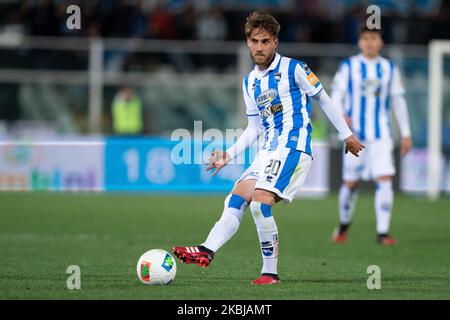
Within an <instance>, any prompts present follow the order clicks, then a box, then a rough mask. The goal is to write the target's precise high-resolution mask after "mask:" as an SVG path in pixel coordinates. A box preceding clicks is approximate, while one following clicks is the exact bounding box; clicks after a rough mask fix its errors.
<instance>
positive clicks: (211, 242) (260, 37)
mask: <svg viewBox="0 0 450 320" xmlns="http://www.w3.org/2000/svg"><path fill="white" fill-rule="evenodd" d="M279 30H280V25H279V24H278V22H277V21H276V20H275V18H274V17H272V16H270V15H265V14H261V13H256V12H254V13H252V14H250V16H249V17H248V18H247V20H246V23H245V33H246V36H247V45H248V47H249V49H250V54H251V57H252V58H253V61H254V62H255V66H254V69H253V70H252V71H251V72H250V73H249V74H248V75H247V76H246V77H245V78H244V81H243V86H242V90H243V95H244V101H245V105H246V113H247V118H248V125H247V128H246V129H245V130H244V132H243V134H242V135H241V136H240V137H239V139H238V140H237V141H236V143H235V144H234V145H233V146H231V147H230V148H229V149H228V150H226V152H223V151H219V150H215V151H213V152H212V154H211V158H210V160H209V166H208V167H207V169H208V170H212V169H214V168H215V171H214V172H213V175H215V174H216V173H217V172H218V171H219V170H220V169H222V168H223V167H224V166H225V165H226V164H227V163H229V162H230V161H231V160H232V159H234V158H235V157H236V156H237V155H238V154H240V153H241V152H243V151H244V150H245V149H246V148H248V147H249V146H250V145H251V144H252V143H253V142H255V141H256V139H257V138H258V136H259V134H260V133H263V134H264V137H265V144H264V146H263V148H262V149H261V150H260V151H259V152H258V153H257V154H256V156H255V159H254V161H253V163H252V164H251V165H250V167H249V168H248V169H247V170H246V171H245V172H244V173H243V175H242V176H241V178H240V179H239V180H238V181H237V182H236V183H235V186H234V188H233V190H232V191H231V192H230V194H229V195H228V196H227V197H226V199H225V207H224V210H223V213H222V216H221V217H220V219H219V220H218V221H217V222H216V224H215V225H214V226H213V228H212V229H211V231H210V233H209V235H208V237H207V239H206V241H205V242H204V243H202V244H201V245H199V246H192V247H173V248H172V251H173V253H174V254H175V255H176V256H177V257H178V258H179V259H180V260H181V261H183V262H185V263H195V264H197V265H200V266H203V267H206V266H208V265H209V264H210V263H211V261H212V259H213V256H214V254H215V253H216V252H217V251H218V250H219V249H220V248H221V247H222V246H223V245H224V244H225V243H226V242H227V241H228V240H229V239H230V238H231V237H232V236H233V235H234V234H235V233H236V231H237V230H238V227H239V224H240V222H241V220H242V217H243V215H244V211H245V209H246V208H247V207H248V206H250V211H251V213H252V215H253V219H254V222H255V225H256V230H257V233H258V237H259V242H260V247H261V253H262V259H263V267H262V271H261V276H260V277H259V278H257V279H255V280H254V281H253V282H252V284H254V285H266V284H276V283H278V282H279V277H278V273H277V260H278V258H277V257H278V229H277V225H276V223H275V219H274V217H273V215H272V207H273V206H274V205H275V204H276V203H277V202H279V201H281V200H283V201H284V202H285V203H290V202H291V201H292V199H293V198H294V195H295V193H296V192H297V190H298V188H299V187H300V186H301V184H302V183H303V181H304V180H305V177H306V174H307V173H308V170H309V167H310V165H311V161H312V150H311V132H312V125H311V122H310V115H311V104H310V100H311V98H313V99H315V100H316V101H317V102H318V103H319V105H320V106H321V107H322V109H323V110H324V111H325V113H326V115H327V116H328V118H329V119H330V121H331V122H332V123H333V125H334V126H335V127H336V129H337V130H338V131H339V134H340V137H341V138H342V139H343V140H344V141H345V152H348V151H350V153H352V154H354V155H356V156H358V153H359V152H360V151H361V150H362V148H363V147H364V146H363V145H362V144H361V143H360V142H359V141H358V140H357V139H356V138H355V137H354V136H353V134H352V132H351V130H350V128H349V127H348V125H347V124H346V122H345V120H344V117H343V116H342V113H341V112H340V110H339V107H338V106H337V105H334V104H333V103H332V101H331V99H330V98H329V96H328V95H327V93H326V92H325V90H323V87H322V84H321V83H320V81H319V79H318V78H317V77H316V76H315V75H314V73H313V72H312V71H311V70H310V69H309V68H308V66H307V65H306V64H305V63H304V62H301V61H297V60H295V59H291V58H288V57H284V56H281V55H280V54H278V53H277V52H276V51H275V50H276V48H277V46H278V32H279Z"/></svg>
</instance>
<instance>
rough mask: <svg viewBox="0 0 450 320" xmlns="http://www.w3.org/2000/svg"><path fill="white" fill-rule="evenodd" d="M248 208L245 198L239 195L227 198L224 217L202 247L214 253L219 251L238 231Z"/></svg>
mask: <svg viewBox="0 0 450 320" xmlns="http://www.w3.org/2000/svg"><path fill="white" fill-rule="evenodd" d="M246 208H247V202H245V200H244V198H242V197H241V196H239V195H237V194H229V195H228V196H227V197H226V198H225V203H224V209H223V213H222V216H221V217H220V219H219V221H217V222H216V224H215V225H214V227H213V228H212V229H211V231H210V232H209V235H208V238H207V239H206V241H205V242H204V243H202V244H201V245H202V246H204V247H206V248H208V249H209V250H212V251H214V252H216V251H217V250H219V249H220V248H221V247H222V246H223V245H224V244H225V243H226V242H227V241H228V240H230V239H231V237H232V236H233V235H234V234H235V233H236V231H237V230H238V228H239V225H240V223H241V221H242V217H243V216H244V212H245V209H246Z"/></svg>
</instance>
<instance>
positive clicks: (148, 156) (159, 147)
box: [104, 137, 249, 192]
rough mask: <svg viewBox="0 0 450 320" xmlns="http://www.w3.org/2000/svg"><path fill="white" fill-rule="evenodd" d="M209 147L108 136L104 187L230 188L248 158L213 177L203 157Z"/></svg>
mask: <svg viewBox="0 0 450 320" xmlns="http://www.w3.org/2000/svg"><path fill="white" fill-rule="evenodd" d="M211 147H213V146H212V145H211V144H206V143H201V142H189V143H188V144H180V142H178V141H171V140H169V139H162V138H142V137H136V138H107V139H106V143H105V153H104V159H105V160H104V161H105V163H104V168H105V175H104V181H105V190H108V191H181V192H183V191H186V192H190V191H196V192H201V191H206V192H211V191H218V192H219V191H229V190H231V188H232V187H233V184H234V182H235V181H236V180H237V179H238V178H239V177H240V176H241V174H242V173H243V172H244V171H245V169H246V168H247V167H248V165H249V164H248V161H247V162H246V163H244V164H230V165H227V166H226V167H224V168H223V169H222V170H221V171H220V172H219V173H218V174H217V175H216V176H214V177H213V176H212V175H211V171H206V165H205V160H204V159H205V158H206V157H207V155H208V154H210V151H211ZM218 148H219V149H223V148H222V147H221V146H219V147H218ZM203 154H204V155H205V156H204V157H202V155H203Z"/></svg>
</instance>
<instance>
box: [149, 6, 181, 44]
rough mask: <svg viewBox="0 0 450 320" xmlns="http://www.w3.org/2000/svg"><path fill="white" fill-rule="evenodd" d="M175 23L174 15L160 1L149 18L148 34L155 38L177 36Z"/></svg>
mask: <svg viewBox="0 0 450 320" xmlns="http://www.w3.org/2000/svg"><path fill="white" fill-rule="evenodd" d="M174 25H175V24H174V21H173V18H172V15H171V14H170V13H169V11H168V10H167V9H166V8H165V7H164V5H163V4H162V2H160V3H158V4H157V5H156V6H155V8H153V10H152V12H151V14H150V16H149V18H148V25H147V27H148V32H147V35H148V36H149V37H150V38H154V39H173V38H175V30H174Z"/></svg>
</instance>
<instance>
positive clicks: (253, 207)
mask: <svg viewBox="0 0 450 320" xmlns="http://www.w3.org/2000/svg"><path fill="white" fill-rule="evenodd" d="M250 211H251V212H252V215H253V218H254V219H255V220H257V219H261V218H269V217H271V216H272V206H271V205H270V204H267V203H261V202H258V201H252V202H251V203H250Z"/></svg>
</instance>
